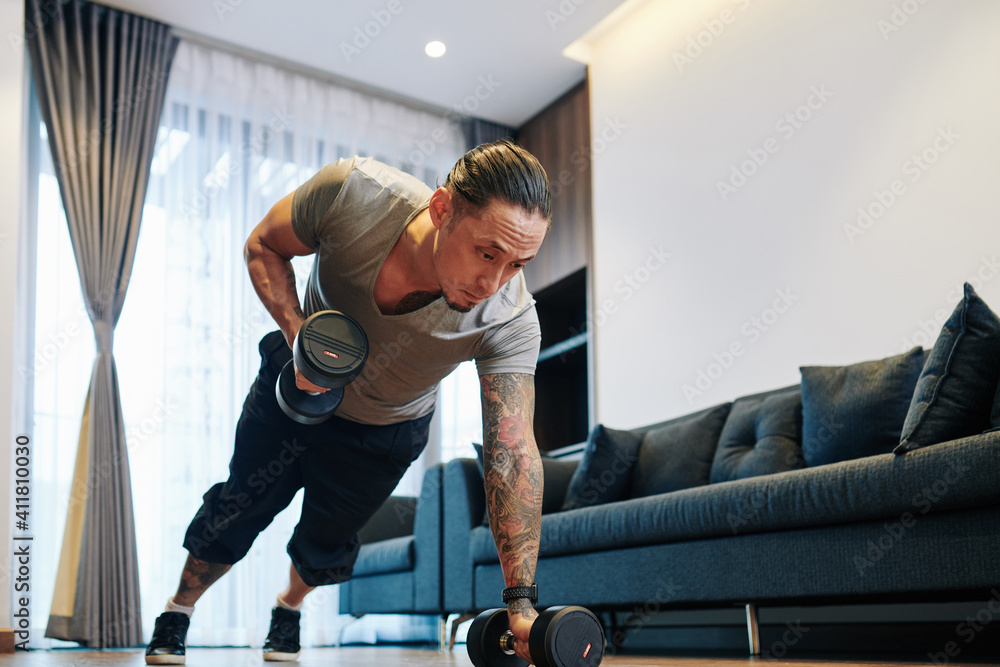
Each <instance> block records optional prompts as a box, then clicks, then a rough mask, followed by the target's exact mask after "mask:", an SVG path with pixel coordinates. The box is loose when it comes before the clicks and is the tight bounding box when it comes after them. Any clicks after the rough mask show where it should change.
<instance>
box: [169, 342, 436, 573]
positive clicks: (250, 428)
mask: <svg viewBox="0 0 1000 667" xmlns="http://www.w3.org/2000/svg"><path fill="white" fill-rule="evenodd" d="M259 349H260V355H261V365H260V372H259V373H258V375H257V379H256V380H255V381H254V383H253V386H252V387H251V388H250V393H249V395H248V396H247V398H246V401H245V402H244V403H243V413H242V414H241V415H240V420H239V422H238V423H237V425H236V446H235V449H234V451H233V458H232V461H230V463H229V479H228V480H226V481H225V482H222V483H219V484H216V485H214V486H213V487H212V488H211V489H209V490H208V492H207V493H205V495H204V503H203V504H202V506H201V509H199V510H198V513H197V514H196V515H195V517H194V519H193V520H192V521H191V525H190V526H188V529H187V533H186V535H185V536H184V548H185V549H187V550H188V551H189V552H190V553H191V555H192V556H194V557H195V558H197V559H199V560H204V561H208V562H210V563H226V564H232V563H236V562H237V561H239V560H240V559H241V558H243V556H245V555H246V554H247V552H248V551H249V550H250V546H251V545H252V544H253V541H254V539H255V538H256V537H257V535H258V534H259V533H260V532H261V531H262V530H264V529H265V528H266V527H267V526H268V525H269V524H270V523H271V521H272V520H273V519H274V517H275V516H276V515H277V514H278V512H280V511H281V510H283V509H284V508H285V507H287V506H288V504H289V503H290V502H291V500H292V497H293V496H294V495H295V493H296V492H297V491H298V490H299V489H300V488H304V489H305V495H304V497H303V499H302V514H301V516H300V517H299V522H298V525H297V526H296V527H295V531H294V532H293V533H292V538H291V540H290V541H289V542H288V555H289V556H291V559H292V563H293V564H294V565H295V569H296V570H297V571H298V573H299V576H301V577H302V580H303V581H304V582H305V583H307V584H309V585H310V586H322V585H324V584H335V583H339V582H342V581H347V580H348V579H350V578H351V574H352V572H353V569H354V561H355V559H356V558H357V555H358V547H359V543H358V536H357V533H358V530H359V529H360V528H361V527H362V526H364V525H365V523H367V522H368V519H370V518H371V516H372V515H373V514H374V513H375V511H376V510H378V508H379V507H381V505H382V503H383V502H384V501H385V499H386V498H388V497H389V495H390V494H391V493H392V491H393V489H395V488H396V485H397V484H398V483H399V480H400V478H401V477H402V476H403V473H405V472H406V469H407V468H408V467H409V466H410V464H411V463H412V462H413V461H414V460H415V459H416V458H417V457H418V456H419V455H420V453H421V452H422V451H423V449H424V447H425V446H426V445H427V434H428V428H429V425H430V420H431V415H426V416H424V417H419V418H417V419H413V420H411V421H406V422H401V423H398V424H392V425H388V426H373V425H369V424H359V423H357V422H352V421H348V420H346V419H340V418H338V417H337V416H336V415H335V416H333V417H332V418H330V419H329V420H327V421H326V422H324V423H322V424H316V425H313V426H304V425H302V424H299V423H297V422H295V421H293V420H292V419H290V418H289V417H288V416H287V415H285V413H284V412H282V411H281V408H280V407H279V406H278V403H277V401H276V399H275V396H274V386H275V382H276V381H277V378H278V373H280V372H281V368H282V366H284V365H285V362H287V361H288V360H289V359H291V358H292V351H291V350H290V349H289V348H288V345H287V343H286V342H285V338H284V336H283V335H282V333H281V332H280V331H273V332H271V333H269V334H267V335H266V336H264V338H262V339H261V341H260V346H259Z"/></svg>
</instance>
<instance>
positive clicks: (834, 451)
mask: <svg viewBox="0 0 1000 667" xmlns="http://www.w3.org/2000/svg"><path fill="white" fill-rule="evenodd" d="M923 366H924V350H923V348H921V347H915V348H913V349H912V350H910V351H909V352H905V353H903V354H899V355H896V356H893V357H887V358H885V359H878V360H874V361H863V362H861V363H857V364H852V365H850V366H803V367H802V368H801V371H802V454H803V456H804V457H805V461H806V465H807V466H818V465H825V464H827V463H837V462H839V461H848V460H851V459H858V458H861V457H864V456H874V455H876V454H888V453H889V452H891V451H892V450H893V448H894V447H895V446H896V445H897V444H899V435H900V432H901V431H902V428H903V420H904V419H905V418H906V412H907V410H908V409H909V405H910V397H911V396H913V390H914V388H915V387H916V385H917V378H918V377H920V372H921V369H923Z"/></svg>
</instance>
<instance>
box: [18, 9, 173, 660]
mask: <svg viewBox="0 0 1000 667" xmlns="http://www.w3.org/2000/svg"><path fill="white" fill-rule="evenodd" d="M25 22H26V26H25V35H26V37H27V43H28V48H29V52H30V54H31V63H32V70H33V75H34V81H35V87H36V90H37V93H38V101H39V106H40V108H41V112H42V118H43V119H44V120H45V124H46V127H47V128H48V135H49V143H50V145H51V148H52V157H53V162H54V163H55V165H56V174H57V177H58V180H59V190H60V193H61V195H62V201H63V206H64V207H65V209H66V220H67V222H68V224H69V233H70V238H71V239H72V243H73V252H74V255H75V256H76V263H77V268H78V269H79V273H80V285H81V287H82V290H83V296H84V301H85V303H86V305H87V312H88V315H89V316H90V320H91V322H92V323H93V325H94V337H95V339H96V342H97V358H96V359H95V360H94V367H93V373H92V375H91V379H90V390H89V392H88V396H87V401H86V405H85V406H84V409H83V419H82V421H81V427H80V445H79V449H78V451H77V460H76V469H75V470H76V472H75V474H74V481H73V489H72V492H71V494H70V498H71V499H70V507H69V512H68V515H67V522H66V529H65V532H64V536H63V546H62V552H61V555H60V560H59V572H58V574H57V583H56V593H55V595H54V597H53V607H52V613H51V615H50V616H49V623H48V628H47V630H46V633H45V634H46V636H48V637H55V638H58V639H66V640H70V641H76V642H80V643H81V644H84V645H86V646H88V647H93V648H105V647H113V646H135V645H139V644H141V643H142V620H141V617H140V614H139V578H138V566H137V562H136V545H135V524H134V520H133V515H132V487H131V480H130V476H129V466H128V452H127V449H126V443H125V426H124V421H123V418H122V410H121V400H120V395H119V388H118V373H117V370H116V368H115V360H114V355H113V352H112V348H113V344H114V331H115V325H116V324H117V323H118V317H119V315H120V314H121V310H122V304H123V303H124V301H125V291H126V289H127V288H128V282H129V276H130V274H131V272H132V265H133V261H134V259H135V247H136V241H137V240H138V236H139V222H140V219H141V217H142V208H143V201H144V200H145V197H146V185H147V183H148V181H149V170H150V162H151V160H152V155H153V149H154V147H155V144H156V133H157V128H158V126H159V120H160V113H161V111H162V108H163V99H164V93H165V90H166V84H167V76H168V75H169V72H170V65H171V62H172V60H173V57H174V53H175V51H176V49H177V43H178V40H177V38H176V37H175V36H174V35H173V34H172V33H171V31H170V29H169V27H167V26H165V25H163V24H161V23H157V22H155V21H150V20H147V19H143V18H140V17H137V16H134V15H132V14H128V13H126V12H122V11H118V10H114V9H110V8H107V7H103V6H101V5H97V4H93V3H89V2H81V1H79V0H27V5H26V11H25Z"/></svg>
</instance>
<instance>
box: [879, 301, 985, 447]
mask: <svg viewBox="0 0 1000 667" xmlns="http://www.w3.org/2000/svg"><path fill="white" fill-rule="evenodd" d="M998 377H1000V319H997V316H996V314H995V313H994V312H993V311H992V310H990V307H989V306H987V305H986V303H984V302H983V300H982V299H980V298H979V295H978V294H976V291H975V290H974V289H973V288H972V286H971V285H970V284H969V283H965V296H964V298H963V299H962V301H961V302H960V303H959V304H958V305H957V306H956V307H955V310H954V312H953V313H952V314H951V317H949V318H948V321H947V322H945V323H944V326H943V327H942V328H941V333H940V334H939V335H938V338H937V341H935V342H934V348H933V349H932V350H931V353H930V355H929V356H928V358H927V362H926V364H925V365H924V369H923V372H922V373H921V374H920V379H919V380H918V381H917V389H916V391H915V392H914V393H913V399H912V401H911V402H910V408H909V412H907V414H906V421H905V423H904V424H903V429H902V437H901V438H900V442H899V446H898V447H896V449H895V452H896V453H897V454H903V453H905V452H909V451H913V450H914V449H917V448H919V447H925V446H927V445H933V444H937V443H939V442H945V441H948V440H954V439H955V438H961V437H964V436H967V435H972V434H973V433H979V432H981V431H983V430H985V429H987V428H989V423H990V410H991V408H992V405H993V397H994V395H995V394H994V392H995V391H996V386H997V379H998Z"/></svg>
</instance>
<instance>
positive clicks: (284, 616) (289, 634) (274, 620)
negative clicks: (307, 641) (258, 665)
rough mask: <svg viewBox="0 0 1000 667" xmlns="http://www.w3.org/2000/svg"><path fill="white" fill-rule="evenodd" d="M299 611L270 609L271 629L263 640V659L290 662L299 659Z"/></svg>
mask: <svg viewBox="0 0 1000 667" xmlns="http://www.w3.org/2000/svg"><path fill="white" fill-rule="evenodd" d="M301 616H302V614H301V613H300V612H297V611H291V610H290V609H283V608H282V607H275V608H274V609H272V610H271V630H270V631H269V632H268V633H267V641H265V642H264V660H267V661H268V662H290V661H292V660H298V659H299V618H300V617H301Z"/></svg>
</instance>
